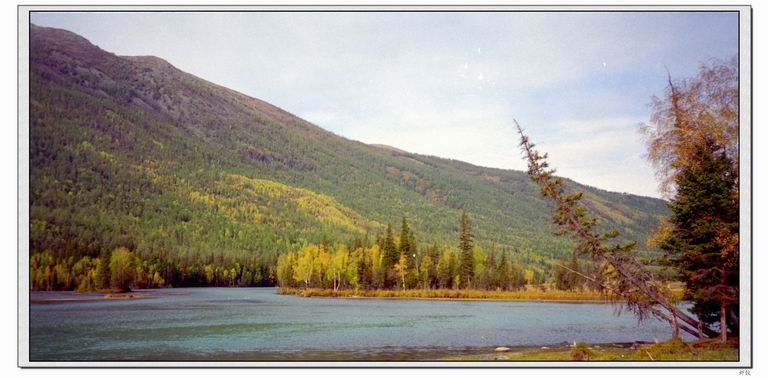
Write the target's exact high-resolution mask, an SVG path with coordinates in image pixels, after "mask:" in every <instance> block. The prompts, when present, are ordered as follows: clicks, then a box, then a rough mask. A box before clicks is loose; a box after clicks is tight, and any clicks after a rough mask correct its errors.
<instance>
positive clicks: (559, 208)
mask: <svg viewBox="0 0 768 379" xmlns="http://www.w3.org/2000/svg"><path fill="white" fill-rule="evenodd" d="M514 122H515V126H516V128H517V132H518V133H519V134H520V147H521V150H522V152H523V155H524V157H525V159H526V160H527V162H528V175H529V176H530V178H531V180H532V181H533V182H534V183H535V184H536V185H537V186H538V187H539V190H540V193H541V195H542V196H543V197H544V198H545V199H547V200H549V201H550V202H551V204H552V212H551V213H552V214H551V216H552V222H553V224H555V225H556V227H557V230H556V231H555V233H556V234H558V235H567V236H570V237H571V238H572V239H574V240H575V242H576V248H575V254H577V255H578V256H580V257H585V258H588V259H590V260H592V261H593V262H595V263H596V264H598V265H601V266H603V267H605V268H606V269H607V270H606V271H607V272H608V275H606V277H605V278H600V279H598V278H592V277H589V276H587V275H584V274H581V273H578V274H579V275H580V276H582V277H584V278H587V279H589V280H592V281H597V282H599V284H600V285H601V286H602V287H603V288H605V289H606V290H607V291H609V292H612V293H613V294H615V295H616V296H618V297H619V298H621V299H623V300H624V306H625V307H626V308H627V309H628V310H630V311H632V312H633V313H634V314H635V315H636V316H637V317H638V319H639V320H644V319H646V318H648V317H649V316H652V317H656V318H658V319H661V320H664V321H667V322H669V324H670V326H671V327H672V330H673V334H674V335H675V336H678V335H679V334H680V330H683V331H685V332H686V333H688V334H690V335H692V336H695V337H700V338H701V337H714V336H717V334H718V333H717V332H715V331H713V330H712V329H710V328H709V327H707V326H705V325H703V324H702V323H701V322H699V320H696V319H695V318H693V317H691V316H689V315H688V314H686V313H685V312H683V311H682V310H680V309H679V308H678V307H677V306H676V305H675V302H674V301H673V300H672V296H671V293H670V291H669V290H667V289H666V288H664V287H663V286H662V285H661V283H660V282H659V281H657V280H656V279H655V278H654V275H653V273H652V272H651V271H650V270H649V269H648V268H647V267H646V266H645V265H644V264H643V263H641V262H640V261H639V260H638V259H637V258H636V257H635V256H634V255H633V254H632V251H633V249H634V247H635V242H627V243H620V242H617V237H619V233H618V231H616V230H610V231H607V232H599V231H597V230H595V226H596V225H597V218H595V217H592V216H590V215H589V214H588V213H587V211H586V208H585V207H584V204H583V203H582V200H581V198H582V195H583V193H581V192H577V193H567V192H566V191H565V186H564V183H563V180H562V178H559V177H556V176H555V175H554V173H555V170H553V169H551V168H549V164H548V163H547V154H546V153H545V154H540V153H539V152H538V151H537V150H536V149H534V146H535V145H534V144H533V143H532V142H530V139H529V138H528V136H527V135H526V134H525V133H524V132H523V129H522V127H520V124H518V123H517V121H516V120H515V121H514ZM607 279H609V280H607Z"/></svg>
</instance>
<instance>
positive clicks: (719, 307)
mask: <svg viewBox="0 0 768 379" xmlns="http://www.w3.org/2000/svg"><path fill="white" fill-rule="evenodd" d="M714 150H715V148H714V147H713V145H712V144H708V145H706V146H700V147H699V148H698V149H697V150H696V154H695V157H693V158H694V162H697V163H696V164H695V165H692V166H690V167H687V168H685V169H683V171H682V172H681V174H680V175H679V176H678V177H677V179H676V186H677V193H676V195H675V198H674V199H673V201H672V203H671V204H670V209H671V210H672V217H671V218H670V222H671V224H672V230H671V232H670V234H669V236H668V237H667V238H666V239H665V240H664V241H663V242H662V244H661V248H662V249H663V250H664V251H665V252H666V259H667V261H668V262H669V263H671V264H672V265H673V266H674V267H676V268H677V269H678V270H679V272H680V274H681V276H682V278H683V280H685V282H686V296H687V297H688V298H689V299H690V300H692V301H693V302H694V306H693V308H692V309H691V311H692V312H693V313H695V314H696V315H697V317H698V318H699V319H700V320H702V321H703V322H705V323H707V324H712V323H714V322H719V323H720V325H721V328H720V331H721V338H722V339H723V340H725V338H726V331H727V329H728V324H729V323H730V328H731V330H732V332H736V331H737V330H736V329H737V325H738V322H737V318H738V304H737V302H738V292H739V289H738V285H739V235H738V233H739V204H738V196H736V195H735V191H736V189H735V188H734V187H735V183H736V182H735V180H734V179H733V178H734V176H735V175H736V173H735V172H734V165H733V163H732V162H731V161H730V159H729V158H728V157H727V156H726V154H725V153H723V152H713V151H714ZM729 319H730V320H729ZM723 325H725V327H723Z"/></svg>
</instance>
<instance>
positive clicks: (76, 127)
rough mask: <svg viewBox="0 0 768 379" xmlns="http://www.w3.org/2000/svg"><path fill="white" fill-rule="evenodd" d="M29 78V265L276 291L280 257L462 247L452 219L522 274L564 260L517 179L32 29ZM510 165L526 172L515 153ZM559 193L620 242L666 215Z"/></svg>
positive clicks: (529, 190) (563, 250)
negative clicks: (225, 271)
mask: <svg viewBox="0 0 768 379" xmlns="http://www.w3.org/2000/svg"><path fill="white" fill-rule="evenodd" d="M29 80H30V99H29V104H30V201H31V203H30V222H31V241H30V242H31V253H33V254H35V253H40V252H44V251H47V252H48V253H49V254H50V255H51V256H52V259H54V260H61V259H71V260H77V259H79V258H80V257H83V256H90V257H97V256H99V255H100V254H102V253H104V252H107V251H112V250H113V249H114V248H116V247H118V246H124V247H127V248H128V249H130V250H132V251H134V252H136V253H137V254H139V256H141V257H142V258H143V259H145V260H146V261H150V262H156V263H157V267H158V270H160V267H163V269H164V270H166V272H168V270H171V269H169V268H167V266H168V265H170V266H173V267H191V268H190V269H189V270H201V269H202V268H201V267H200V266H199V265H198V266H196V264H197V263H198V262H209V263H210V262H212V261H214V260H217V261H218V262H224V265H226V266H231V265H234V264H237V265H238V267H241V266H247V267H249V272H250V274H251V275H252V281H251V283H253V284H270V283H272V281H273V277H274V273H273V267H274V263H275V261H276V256H277V255H278V254H280V253H283V252H286V251H289V250H295V249H297V248H298V247H300V246H301V245H303V244H304V243H306V242H317V241H320V240H321V239H323V238H327V239H328V240H330V241H347V240H349V239H352V238H355V237H359V238H362V237H363V236H365V235H366V234H367V235H369V236H370V237H369V238H371V239H373V238H374V236H375V235H376V234H378V233H381V232H382V231H383V229H384V226H385V225H386V224H388V223H392V224H393V225H395V226H397V225H398V223H399V221H400V219H401V218H402V217H406V218H407V219H408V220H409V222H410V223H411V226H412V227H413V229H414V230H415V232H416V236H417V238H418V240H419V241H420V243H422V244H432V243H440V244H446V245H455V244H456V233H457V230H458V223H457V221H458V218H459V214H460V210H461V209H465V210H466V211H467V212H468V213H469V215H470V216H471V218H472V219H473V226H474V230H475V234H476V238H477V240H478V241H479V242H480V243H481V244H485V245H490V244H492V243H493V244H495V245H497V246H501V247H504V248H508V249H509V250H511V251H512V252H513V254H514V256H515V259H516V261H517V262H519V263H520V264H522V265H523V266H526V267H530V268H532V269H535V270H537V271H544V270H545V269H546V268H547V267H548V266H547V264H546V263H547V261H548V260H549V259H551V258H564V257H567V256H568V255H569V254H570V250H571V246H572V245H571V244H570V242H569V241H567V240H564V239H562V238H559V237H557V236H554V235H552V228H551V226H550V223H549V211H548V208H547V205H546V203H545V202H543V201H542V200H541V199H540V198H539V196H538V192H537V189H536V188H535V187H534V186H533V185H532V184H531V183H530V181H529V180H528V178H527V176H526V174H525V173H523V172H518V171H511V170H501V169H493V168H484V167H478V166H474V165H471V164H468V163H464V162H460V161H455V160H449V159H443V158H438V157H432V156H423V155H418V154H411V153H408V152H404V151H402V150H399V149H395V148H390V147H387V146H383V145H366V144H363V143H360V142H356V141H352V140H348V139H345V138H343V137H340V136H338V135H335V134H333V133H331V132H328V131H325V130H323V129H321V128H320V127H318V126H316V125H313V124H311V123H309V122H307V121H304V120H302V119H300V118H298V117H296V116H294V115H292V114H291V113H289V112H287V111H284V110H282V109H280V108H278V107H275V106H273V105H271V104H268V103H266V102H264V101H261V100H258V99H255V98H252V97H249V96H246V95H244V94H241V93H238V92H235V91H232V90H229V89H227V88H224V87H221V86H218V85H216V84H213V83H210V82H207V81H205V80H203V79H200V78H198V77H195V76H193V75H190V74H187V73H184V72H182V71H180V70H178V69H176V68H175V67H173V66H172V65H171V64H169V63H168V62H166V61H164V60H162V59H160V58H156V57H121V56H117V55H114V54H112V53H109V52H106V51H103V50H101V49H100V48H98V47H97V46H94V45H93V44H91V43H90V42H88V41H87V40H85V39H84V38H82V37H80V36H78V35H76V34H74V33H71V32H68V31H64V30H60V29H52V28H43V27H37V26H32V27H31V29H30V78H29ZM299 95H300V94H299ZM509 151H510V157H509V159H520V154H519V153H518V150H517V141H509ZM567 185H568V186H569V188H570V189H572V190H582V191H585V199H586V202H587V205H588V207H589V208H590V210H591V211H592V212H594V214H596V215H597V216H598V217H599V218H600V220H601V225H602V226H603V227H606V228H608V227H611V228H618V229H619V230H620V231H621V232H622V233H623V235H624V236H625V237H626V238H631V239H635V240H639V241H643V240H644V239H645V238H646V236H647V234H648V233H649V231H650V230H652V229H653V227H655V225H656V223H657V220H658V218H659V217H660V216H662V215H664V214H665V213H666V212H667V210H666V204H665V203H664V202H663V201H661V200H658V199H653V198H647V197H640V196H634V195H627V194H618V193H612V192H608V191H603V190H600V189H596V188H592V187H588V186H584V185H580V184H577V183H575V182H572V181H567ZM640 245H641V246H642V244H640ZM153 264H154V263H153ZM176 275H181V276H184V275H191V273H190V272H186V271H184V270H181V271H180V272H177V273H176Z"/></svg>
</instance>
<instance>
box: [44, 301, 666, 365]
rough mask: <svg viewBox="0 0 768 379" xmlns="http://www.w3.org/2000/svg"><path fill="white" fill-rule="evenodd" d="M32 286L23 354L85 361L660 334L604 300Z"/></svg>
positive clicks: (411, 349) (480, 347) (374, 353)
mask: <svg viewBox="0 0 768 379" xmlns="http://www.w3.org/2000/svg"><path fill="white" fill-rule="evenodd" d="M137 292H138V293H141V294H142V295H144V296H145V297H144V298H142V299H133V300H103V299H101V296H100V295H89V294H75V293H72V292H35V293H32V294H31V296H30V300H31V301H32V304H31V305H30V330H29V332H30V340H29V343H30V358H31V360H33V361H52V360H54V361H58V360H86V361H98V360H106V361H115V360H119V361H122V360H159V361H163V360H165V361H179V360H291V359H298V360H348V359H361V360H382V359H425V360H430V359H436V358H440V357H445V356H446V355H451V354H468V353H478V352H489V351H492V350H493V348H495V347H497V346H542V345H556V344H561V343H562V344H565V343H568V342H572V341H574V340H576V341H586V342H589V343H608V342H627V341H636V340H644V341H650V340H653V339H654V338H658V339H659V340H662V339H667V338H669V337H670V336H671V331H670V328H669V326H668V325H667V324H666V323H663V322H661V321H657V320H649V321H646V322H644V323H643V324H640V325H638V323H637V321H636V320H635V318H634V317H633V316H632V315H631V314H621V315H620V316H617V315H616V312H615V306H613V305H609V304H588V303H585V304H568V303H540V302H497V301H493V302H490V301H422V300H386V299H382V300H378V299H334V298H302V297H295V296H285V295H276V294H275V289H274V288H194V289H160V290H144V291H137Z"/></svg>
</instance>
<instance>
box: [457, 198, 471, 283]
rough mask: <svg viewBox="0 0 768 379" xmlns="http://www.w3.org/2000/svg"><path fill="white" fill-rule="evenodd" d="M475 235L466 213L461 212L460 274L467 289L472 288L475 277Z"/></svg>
mask: <svg viewBox="0 0 768 379" xmlns="http://www.w3.org/2000/svg"><path fill="white" fill-rule="evenodd" d="M472 246H473V235H472V230H471V227H470V221H469V216H467V212H466V211H463V210H462V211H461V217H460V218H459V253H460V254H461V263H460V269H459V271H460V272H459V274H460V275H461V282H462V283H464V285H465V287H470V286H471V284H472V279H473V277H474V276H475V265H474V259H473V256H472Z"/></svg>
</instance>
